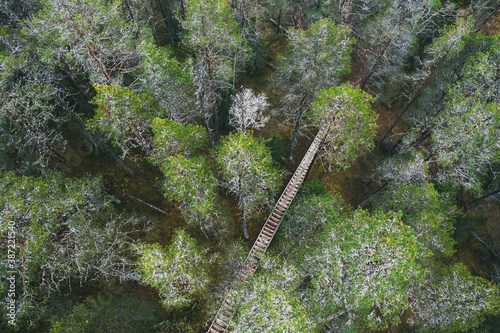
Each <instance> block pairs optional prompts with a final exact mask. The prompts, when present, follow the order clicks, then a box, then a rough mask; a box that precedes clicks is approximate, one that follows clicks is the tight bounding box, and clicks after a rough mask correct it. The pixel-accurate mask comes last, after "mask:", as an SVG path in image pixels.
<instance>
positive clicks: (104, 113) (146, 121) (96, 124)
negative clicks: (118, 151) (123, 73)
mask: <svg viewBox="0 0 500 333" xmlns="http://www.w3.org/2000/svg"><path fill="white" fill-rule="evenodd" d="M94 88H95V90H96V92H97V94H96V96H95V97H94V98H93V100H92V103H93V104H94V105H96V106H97V110H96V113H95V115H94V118H93V119H91V120H89V122H88V123H89V127H90V128H92V129H97V130H98V131H99V132H101V133H104V134H105V135H106V136H107V137H108V138H109V139H111V140H112V141H113V142H114V143H115V144H116V145H118V146H122V147H127V146H128V145H130V146H131V147H136V146H139V147H143V148H144V149H145V150H146V151H148V150H149V149H150V147H149V146H150V144H151V142H149V141H150V140H149V139H148V133H147V132H148V130H149V125H150V123H151V121H152V119H153V118H154V117H157V116H160V115H161V114H162V110H161V108H160V107H159V105H158V103H157V102H156V101H155V100H154V99H153V97H152V96H151V95H149V94H147V93H141V94H138V93H134V92H133V91H131V90H129V89H127V88H122V87H120V86H116V85H108V86H106V85H94ZM124 150H126V148H124Z"/></svg>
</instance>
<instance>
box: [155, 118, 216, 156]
mask: <svg viewBox="0 0 500 333" xmlns="http://www.w3.org/2000/svg"><path fill="white" fill-rule="evenodd" d="M151 127H152V128H153V132H154V134H155V136H154V139H153V142H154V152H153V156H152V157H151V158H152V160H153V161H154V162H156V163H160V164H162V163H166V162H167V160H168V158H169V157H170V156H175V155H179V154H180V155H184V156H190V155H192V154H195V153H197V152H199V151H200V150H203V149H207V148H208V139H207V135H206V132H205V131H204V129H203V128H202V127H200V126H194V125H191V124H186V125H182V124H179V123H176V122H174V121H172V120H169V119H160V118H156V119H154V120H153V122H152V124H151Z"/></svg>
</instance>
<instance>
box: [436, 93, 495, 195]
mask: <svg viewBox="0 0 500 333" xmlns="http://www.w3.org/2000/svg"><path fill="white" fill-rule="evenodd" d="M499 137H500V105H499V104H496V103H481V102H476V101H474V100H472V99H468V98H460V97H459V98H457V99H454V100H453V101H452V104H451V105H450V108H449V109H448V110H447V112H446V114H445V115H443V117H441V118H440V119H439V120H438V123H437V126H436V128H434V131H433V134H432V139H433V142H432V145H431V147H432V149H433V151H434V152H435V153H434V156H435V160H436V161H437V162H438V163H439V164H440V166H441V167H442V168H443V169H442V170H440V171H439V172H438V173H437V175H436V177H437V179H438V181H441V182H444V181H451V182H453V183H455V184H457V185H462V186H464V187H465V188H467V189H471V190H474V191H475V192H477V193H481V192H482V188H481V179H480V176H481V175H482V174H484V172H485V171H486V170H488V167H489V166H491V165H492V164H493V163H495V162H498V161H499V157H500V155H499V154H498V152H499V147H500V141H499V139H498V138H499Z"/></svg>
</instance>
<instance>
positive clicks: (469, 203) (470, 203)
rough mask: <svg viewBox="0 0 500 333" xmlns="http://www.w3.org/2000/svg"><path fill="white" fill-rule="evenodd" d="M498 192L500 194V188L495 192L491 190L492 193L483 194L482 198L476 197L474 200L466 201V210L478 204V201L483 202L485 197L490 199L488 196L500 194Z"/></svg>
mask: <svg viewBox="0 0 500 333" xmlns="http://www.w3.org/2000/svg"><path fill="white" fill-rule="evenodd" d="M498 194H500V189H498V190H495V191H493V192H490V193H488V194H485V195H483V196H482V197H480V198H477V199H474V200H471V201H468V202H466V203H465V205H464V207H465V209H466V210H468V209H470V208H471V206H475V205H477V204H478V203H480V202H481V201H483V200H484V199H488V198H490V197H493V196H495V195H498Z"/></svg>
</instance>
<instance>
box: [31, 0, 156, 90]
mask: <svg viewBox="0 0 500 333" xmlns="http://www.w3.org/2000/svg"><path fill="white" fill-rule="evenodd" d="M43 5H44V6H43V9H42V10H40V11H39V12H38V13H37V15H36V16H35V17H34V18H33V19H31V20H30V23H29V24H27V25H26V28H25V33H26V35H27V36H30V37H31V38H33V40H36V43H33V46H35V47H36V48H37V53H38V54H39V57H40V60H42V61H43V62H44V63H48V64H54V65H56V66H69V67H70V68H71V69H72V70H75V72H77V73H78V72H82V71H83V72H84V73H85V74H86V75H88V76H89V78H90V81H91V83H92V84H113V83H117V82H119V81H120V80H121V79H122V75H128V74H130V73H131V72H134V71H135V70H136V69H137V64H138V63H139V52H138V47H139V42H140V40H141V38H138V37H139V36H141V34H140V31H138V29H137V26H136V25H135V24H134V22H132V21H127V20H125V19H124V17H125V15H124V14H125V13H124V12H123V11H124V10H125V9H126V7H125V6H124V4H123V2H122V1H120V0H113V1H100V0H82V1H64V2H60V1H55V0H46V1H44V2H43ZM148 32H149V33H150V31H146V33H148ZM141 37H142V36H141Z"/></svg>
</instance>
